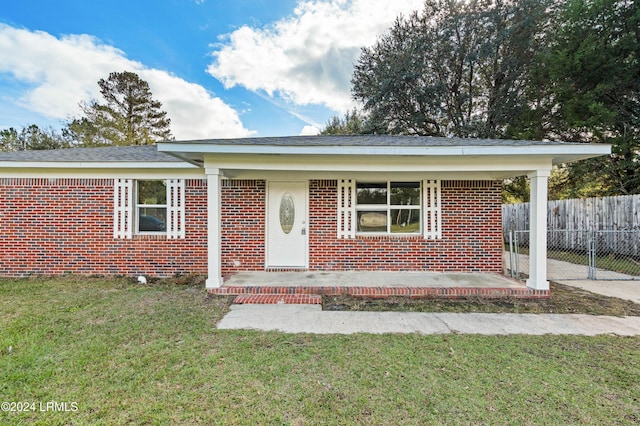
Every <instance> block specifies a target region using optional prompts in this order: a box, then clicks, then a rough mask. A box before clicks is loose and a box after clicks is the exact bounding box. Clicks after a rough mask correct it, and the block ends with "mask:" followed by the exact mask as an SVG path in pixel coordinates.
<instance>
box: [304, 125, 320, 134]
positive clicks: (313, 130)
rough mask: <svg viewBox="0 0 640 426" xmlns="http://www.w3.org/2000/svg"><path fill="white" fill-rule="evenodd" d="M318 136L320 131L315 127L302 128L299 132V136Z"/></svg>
mask: <svg viewBox="0 0 640 426" xmlns="http://www.w3.org/2000/svg"><path fill="white" fill-rule="evenodd" d="M318 134H320V129H318V128H317V127H316V126H304V127H303V128H302V130H301V131H300V136H315V135H318Z"/></svg>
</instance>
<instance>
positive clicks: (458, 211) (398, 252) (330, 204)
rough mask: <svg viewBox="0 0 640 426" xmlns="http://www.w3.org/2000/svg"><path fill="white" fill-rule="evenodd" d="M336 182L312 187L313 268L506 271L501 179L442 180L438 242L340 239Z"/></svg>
mask: <svg viewBox="0 0 640 426" xmlns="http://www.w3.org/2000/svg"><path fill="white" fill-rule="evenodd" d="M336 194H337V188H336V182H335V181H311V182H310V185H309V245H310V247H309V252H310V256H309V267H310V269H312V270H351V269H363V270H376V269H384V270H429V271H440V272H445V271H448V272H453V271H457V272H502V233H501V226H502V217H501V214H502V213H501V207H500V206H501V183H500V181H480V182H478V181H443V182H442V230H443V236H442V239H439V240H425V239H424V238H423V237H422V236H410V237H400V236H375V237H373V236H372V237H365V236H357V237H356V238H355V239H338V238H337V237H336V234H337V225H336V213H335V208H336V205H337V198H336V197H337V195H336Z"/></svg>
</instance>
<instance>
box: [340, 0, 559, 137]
mask: <svg viewBox="0 0 640 426" xmlns="http://www.w3.org/2000/svg"><path fill="white" fill-rule="evenodd" d="M548 6H549V2H548V1H547V0H542V1H540V0H523V1H516V0H507V1H499V0H496V1H490V0H477V1H469V2H463V1H450V0H427V1H426V2H425V6H424V10H423V11H422V12H421V13H418V12H414V13H413V14H411V15H410V16H409V17H408V18H403V17H399V18H398V19H396V21H395V23H394V25H393V27H392V28H391V29H390V31H389V33H388V34H386V35H384V36H382V37H380V38H379V39H378V41H377V42H376V44H375V45H374V46H373V47H369V48H364V49H363V50H362V52H361V55H360V57H359V59H358V62H357V64H356V66H355V71H354V73H353V77H352V80H351V82H352V94H353V96H354V98H355V99H356V100H359V101H361V102H362V103H363V105H364V109H365V111H366V112H367V113H369V115H370V116H372V117H376V120H375V122H376V123H378V126H380V124H382V127H383V128H384V129H385V130H386V133H399V134H418V135H428V136H429V135H431V136H459V137H502V136H504V134H505V132H506V130H507V128H508V126H509V125H510V124H511V123H512V121H514V120H516V118H517V117H519V112H520V109H521V108H522V106H523V105H522V103H523V102H524V101H525V98H524V96H523V94H524V90H525V88H526V83H527V81H528V78H529V75H528V73H529V71H530V69H531V63H532V61H533V58H534V56H535V53H536V51H537V49H538V43H539V40H541V39H542V37H541V34H540V29H541V28H544V22H546V20H547V19H548V18H547V13H548Z"/></svg>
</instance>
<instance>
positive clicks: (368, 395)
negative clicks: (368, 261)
mask: <svg viewBox="0 0 640 426" xmlns="http://www.w3.org/2000/svg"><path fill="white" fill-rule="evenodd" d="M227 305H228V299H227V298H224V297H214V296H210V295H207V293H206V292H205V291H204V289H203V286H201V285H175V284H174V285H171V284H166V283H155V284H149V285H144V286H140V285H137V284H134V283H133V281H132V280H129V279H104V278H82V277H63V278H30V279H20V280H8V279H0V313H1V316H0V402H9V403H14V404H10V405H6V404H3V405H2V406H3V411H2V412H0V424H7V423H8V424H20V423H23V424H32V423H36V424H46V425H51V424H87V423H92V424H93V423H98V424H131V423H132V424H292V425H305V424H310V425H311V424H366V425H368V424H434V423H435V424H636V423H638V422H640V337H633V338H626V337H616V336H599V337H578V336H542V337H541V336H495V337H486V336H485V337H483V336H466V335H446V336H441V335H440V336H421V335H415V334H412V335H364V334H360V335H351V336H338V335H336V336H325V335H318V336H316V335H306V334H299V335H291V334H283V333H276V332H270V333H264V332H255V331H227V330H217V329H216V328H215V324H216V322H217V321H218V320H219V319H220V318H221V317H222V315H223V314H224V312H225V310H226V309H227ZM19 402H26V403H28V404H29V405H28V409H29V410H30V411H23V412H15V411H6V410H5V408H14V409H16V408H17V407H18V404H17V403H19ZM53 403H55V404H53ZM63 403H66V405H63ZM31 404H33V405H31ZM56 404H57V405H56ZM21 407H22V408H23V410H24V404H23V405H21ZM31 408H33V409H34V410H31ZM64 409H66V410H67V411H64Z"/></svg>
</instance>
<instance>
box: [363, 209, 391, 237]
mask: <svg viewBox="0 0 640 426" xmlns="http://www.w3.org/2000/svg"><path fill="white" fill-rule="evenodd" d="M358 232H387V212H386V210H380V211H359V212H358Z"/></svg>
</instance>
